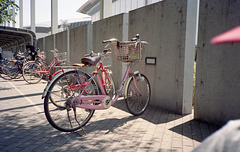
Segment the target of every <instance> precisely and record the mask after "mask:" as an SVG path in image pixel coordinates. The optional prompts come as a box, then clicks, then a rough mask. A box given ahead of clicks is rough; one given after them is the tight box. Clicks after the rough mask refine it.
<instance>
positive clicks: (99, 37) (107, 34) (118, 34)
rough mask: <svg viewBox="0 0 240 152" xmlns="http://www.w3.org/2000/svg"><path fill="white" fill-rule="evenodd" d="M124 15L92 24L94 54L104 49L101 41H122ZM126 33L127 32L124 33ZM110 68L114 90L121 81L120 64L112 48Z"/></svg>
mask: <svg viewBox="0 0 240 152" xmlns="http://www.w3.org/2000/svg"><path fill="white" fill-rule="evenodd" d="M124 15H126V14H120V15H117V16H114V17H109V18H106V19H103V20H100V21H96V22H94V23H93V43H92V44H93V50H94V52H101V51H103V49H104V46H105V44H102V41H103V40H106V39H110V38H113V37H114V38H117V39H118V40H120V41H122V40H123V27H124V22H125V21H124ZM126 33H127V31H126ZM112 50H113V51H112V59H113V62H112V66H111V67H110V69H111V70H112V71H113V79H114V84H115V87H116V89H117V88H118V87H119V85H120V82H121V79H122V64H121V63H120V62H118V61H116V60H115V56H114V55H115V54H114V49H113V47H112Z"/></svg>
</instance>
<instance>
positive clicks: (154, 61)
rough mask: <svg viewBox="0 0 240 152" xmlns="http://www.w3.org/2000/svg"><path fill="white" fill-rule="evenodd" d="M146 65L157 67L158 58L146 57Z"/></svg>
mask: <svg viewBox="0 0 240 152" xmlns="http://www.w3.org/2000/svg"><path fill="white" fill-rule="evenodd" d="M145 63H146V64H147V65H156V64H157V58H156V57H146V58H145Z"/></svg>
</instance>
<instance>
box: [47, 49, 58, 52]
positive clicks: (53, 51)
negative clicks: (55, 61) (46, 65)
mask: <svg viewBox="0 0 240 152" xmlns="http://www.w3.org/2000/svg"><path fill="white" fill-rule="evenodd" d="M48 52H52V53H57V52H58V50H57V49H55V50H48Z"/></svg>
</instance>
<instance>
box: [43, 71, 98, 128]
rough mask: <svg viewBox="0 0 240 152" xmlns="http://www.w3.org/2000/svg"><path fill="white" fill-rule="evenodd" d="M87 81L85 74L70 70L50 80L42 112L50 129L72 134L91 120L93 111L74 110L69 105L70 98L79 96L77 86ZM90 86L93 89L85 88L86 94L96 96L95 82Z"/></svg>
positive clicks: (87, 77)
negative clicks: (50, 126)
mask: <svg viewBox="0 0 240 152" xmlns="http://www.w3.org/2000/svg"><path fill="white" fill-rule="evenodd" d="M88 79H89V76H88V75H87V74H86V73H83V72H79V71H78V70H71V71H67V72H64V73H63V74H59V75H57V76H56V77H55V78H54V79H53V80H52V82H51V84H50V87H49V89H48V90H47V94H46V97H45V99H44V112H45V115H46V118H47V120H48V122H49V123H50V124H51V125H52V127H54V128H55V129H57V130H59V131H63V132H73V131H76V130H78V129H80V128H81V127H83V126H84V125H86V124H87V122H88V121H89V120H90V119H91V117H92V116H93V113H94V110H89V109H82V108H77V107H75V108H74V106H72V105H71V103H70V101H71V98H72V97H77V96H78V95H79V94H80V91H81V90H80V89H78V88H79V87H78V86H79V85H81V84H83V83H84V82H86V80H88ZM91 85H92V86H95V87H91V88H86V89H88V90H86V92H91V95H93V94H95V95H97V94H98V89H97V87H96V84H95V82H94V81H92V82H91ZM91 85H90V86H91ZM90 90H91V91H90ZM84 95H89V94H87V93H85V94H84ZM74 111H75V112H74Z"/></svg>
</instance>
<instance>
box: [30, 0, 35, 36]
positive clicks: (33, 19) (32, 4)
mask: <svg viewBox="0 0 240 152" xmlns="http://www.w3.org/2000/svg"><path fill="white" fill-rule="evenodd" d="M30 3H31V30H32V31H33V32H34V33H35V31H36V18H35V6H36V5H35V0H31V1H30Z"/></svg>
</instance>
